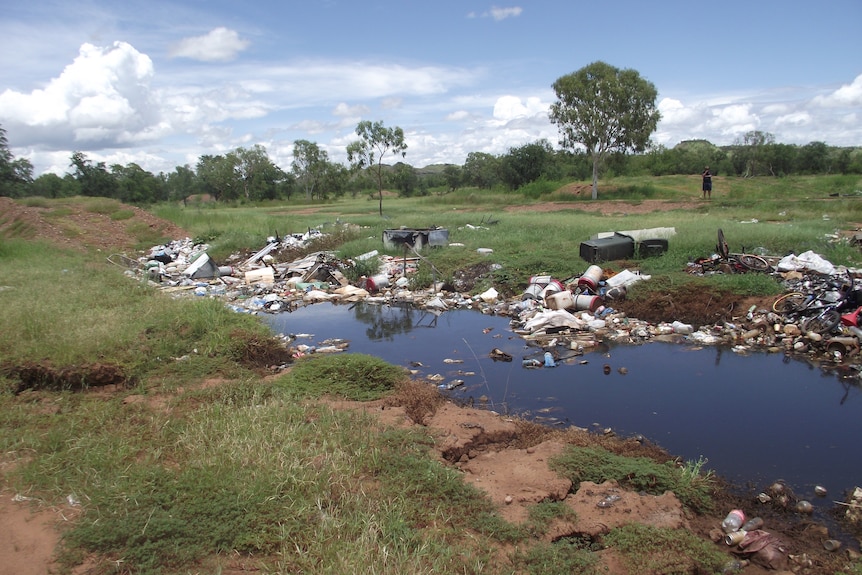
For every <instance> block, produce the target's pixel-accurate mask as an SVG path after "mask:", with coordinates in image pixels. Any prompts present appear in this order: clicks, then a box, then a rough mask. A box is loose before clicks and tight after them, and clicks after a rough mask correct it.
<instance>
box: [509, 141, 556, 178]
mask: <svg viewBox="0 0 862 575" xmlns="http://www.w3.org/2000/svg"><path fill="white" fill-rule="evenodd" d="M500 166H501V170H500V172H501V177H502V179H503V181H504V182H505V183H506V184H507V185H508V186H509V188H510V189H512V190H517V189H518V188H520V187H521V186H523V185H525V184H529V183H531V182H535V181H536V180H538V179H539V178H541V177H545V178H548V179H554V177H555V176H556V175H557V174H555V173H554V172H555V165H554V150H553V148H552V147H551V144H550V143H549V142H548V141H547V140H539V141H537V142H532V143H529V144H524V145H523V146H519V147H517V148H509V152H508V153H507V154H506V155H505V156H503V157H502V158H501V159H500Z"/></svg>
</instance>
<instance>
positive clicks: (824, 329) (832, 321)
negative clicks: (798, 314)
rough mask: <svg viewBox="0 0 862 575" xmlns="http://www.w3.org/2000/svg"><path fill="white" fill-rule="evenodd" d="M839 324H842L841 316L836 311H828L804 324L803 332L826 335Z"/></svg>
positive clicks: (807, 320)
mask: <svg viewBox="0 0 862 575" xmlns="http://www.w3.org/2000/svg"><path fill="white" fill-rule="evenodd" d="M839 323H841V314H840V313H838V312H837V311H836V310H834V309H828V310H826V311H824V312H821V313H819V314H817V315H815V316H814V317H810V318H808V319H806V320H805V321H804V322H802V331H804V332H809V331H813V332H814V333H819V334H821V335H825V334H827V333H829V332H830V331H832V330H833V329H835V328H836V327H838V324H839Z"/></svg>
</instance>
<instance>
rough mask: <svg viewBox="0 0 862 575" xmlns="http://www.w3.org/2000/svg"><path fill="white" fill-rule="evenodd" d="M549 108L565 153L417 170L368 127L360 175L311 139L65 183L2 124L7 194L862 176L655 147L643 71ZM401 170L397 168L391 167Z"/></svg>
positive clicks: (837, 155)
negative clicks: (18, 151)
mask: <svg viewBox="0 0 862 575" xmlns="http://www.w3.org/2000/svg"><path fill="white" fill-rule="evenodd" d="M553 88H554V91H555V93H556V95H557V101H555V102H554V103H553V104H552V105H551V108H550V111H549V114H548V116H549V119H550V121H551V123H553V124H556V125H557V127H558V129H559V133H560V140H559V143H560V145H561V146H562V148H561V149H554V147H553V146H552V145H551V143H550V142H548V141H547V140H545V139H542V140H537V141H535V142H530V143H527V144H524V145H521V146H516V147H512V148H509V150H507V151H506V153H504V154H499V155H494V154H488V153H484V152H471V153H469V154H467V157H466V159H465V161H464V164H463V165H455V164H446V165H435V166H425V167H423V168H416V167H414V166H411V165H409V164H407V163H405V162H402V161H400V160H399V159H398V158H399V157H400V158H405V157H406V155H407V144H406V142H405V140H404V132H403V130H402V129H401V128H399V127H395V128H390V127H386V126H384V125H383V122H379V121H378V122H370V121H362V122H359V124H358V125H357V127H356V135H357V138H358V139H357V140H356V141H354V142H351V143H350V144H348V145H347V148H346V152H347V158H348V163H349V165H348V166H345V165H343V164H341V163H338V162H334V161H332V160H331V159H330V158H329V155H328V153H327V152H326V150H324V149H322V148H321V147H320V146H319V145H318V144H317V143H315V142H311V141H308V140H296V141H294V142H293V160H292V162H291V164H290V166H289V167H287V168H282V167H281V166H278V165H277V164H275V162H273V161H272V159H270V157H269V155H268V154H267V152H266V149H265V148H264V147H263V146H260V145H255V146H253V147H251V148H244V147H239V148H236V149H235V150H233V151H231V152H228V153H226V154H219V155H204V156H201V157H200V158H199V159H198V161H197V164H195V165H194V166H191V165H185V166H177V167H176V168H175V169H174V170H173V171H171V172H169V173H159V174H152V173H150V172H148V171H146V170H144V169H143V168H141V167H140V166H139V165H137V164H135V163H129V164H126V165H125V166H122V165H119V164H114V165H111V166H107V165H106V164H105V163H104V162H94V161H92V160H91V159H89V158H88V157H87V156H86V154H84V153H83V152H80V151H75V152H73V153H72V156H71V157H70V163H69V171H68V172H67V173H66V174H65V175H64V176H62V177H61V176H58V175H56V174H50V173H49V174H42V175H40V176H38V177H36V178H34V177H33V166H32V164H31V163H30V162H29V161H28V160H27V159H23V158H15V157H14V156H13V154H12V153H11V151H10V149H9V145H8V141H7V139H6V131H5V130H4V129H3V127H2V126H0V196H9V197H25V196H44V197H48V198H60V197H69V196H100V197H109V198H115V199H118V200H120V201H122V202H126V203H131V204H152V203H159V202H169V201H177V202H178V201H182V202H186V201H188V200H189V199H190V198H191V199H193V198H200V197H208V198H211V199H213V200H215V201H218V202H238V203H243V202H259V201H265V200H284V201H290V200H292V199H294V198H298V197H300V198H304V199H305V200H306V201H318V200H327V199H331V198H338V197H342V196H344V195H345V194H351V195H352V196H356V195H358V194H365V193H368V194H369V195H371V194H374V193H375V192H376V194H377V198H378V201H379V206H380V214H381V215H382V214H383V190H384V188H385V189H389V190H394V191H396V192H397V193H398V194H399V195H400V196H402V197H409V196H416V195H428V194H432V193H436V194H445V193H448V192H452V191H455V190H457V189H458V188H461V187H473V188H478V189H480V190H481V189H488V190H490V189H504V190H510V191H519V190H520V191H522V192H524V193H528V194H530V195H533V194H541V193H543V192H544V191H553V187H554V183H560V182H566V181H571V180H579V181H583V180H590V179H591V180H592V190H593V199H595V198H596V197H597V188H598V178H599V173H602V174H604V175H605V176H664V175H672V174H700V173H701V172H702V171H703V169H704V167H705V166H709V167H710V169H711V171H712V173H713V174H716V175H724V176H739V177H762V176H768V177H784V176H790V175H809V174H862V148H859V147H844V148H840V147H834V146H828V145H827V144H826V143H824V142H810V143H808V144H806V145H804V146H798V145H794V144H781V143H777V142H776V141H775V137H774V136H773V135H772V134H770V133H768V132H761V131H751V132H748V133H746V134H745V135H744V136H743V137H742V138H740V139H738V140H737V141H736V142H734V144H732V145H730V146H716V145H713V144H712V143H711V142H709V141H707V140H689V141H684V142H680V143H679V144H677V145H675V146H674V147H673V148H666V147H664V146H653V145H651V143H650V136H651V135H652V133H653V132H654V131H655V129H656V127H657V124H658V121H659V120H660V118H661V115H660V113H659V112H658V110H657V107H656V105H655V99H656V97H657V90H656V89H655V86H653V85H652V83H650V82H648V81H646V80H645V79H643V78H642V77H641V76H640V74H638V73H637V72H636V71H634V70H630V69H624V70H620V69H618V68H615V67H614V66H610V65H609V64H606V63H604V62H593V63H591V64H589V65H587V66H585V67H583V68H581V69H580V70H578V71H576V72H573V73H571V74H567V75H564V76H561V77H560V78H558V79H557V80H556V81H555V82H554V84H553ZM390 157H391V158H392V159H394V160H396V161H395V162H394V163H390V162H385V161H384V160H389V158H390Z"/></svg>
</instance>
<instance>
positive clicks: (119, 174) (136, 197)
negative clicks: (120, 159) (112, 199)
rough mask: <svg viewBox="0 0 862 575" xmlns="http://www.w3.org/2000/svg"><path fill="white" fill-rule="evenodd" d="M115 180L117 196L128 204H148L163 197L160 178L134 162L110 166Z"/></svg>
mask: <svg viewBox="0 0 862 575" xmlns="http://www.w3.org/2000/svg"><path fill="white" fill-rule="evenodd" d="M111 175H112V176H113V177H114V180H115V181H116V182H117V198H118V199H119V200H120V201H122V202H126V203H130V204H150V203H154V202H159V201H162V200H164V199H165V195H164V188H163V186H162V180H160V179H159V178H157V177H156V176H154V175H153V174H151V173H150V172H148V171H146V170H144V169H143V168H142V167H140V166H139V165H137V164H135V163H130V164H127V165H126V166H121V165H119V164H115V165H113V166H111Z"/></svg>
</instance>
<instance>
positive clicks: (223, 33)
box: [171, 27, 249, 62]
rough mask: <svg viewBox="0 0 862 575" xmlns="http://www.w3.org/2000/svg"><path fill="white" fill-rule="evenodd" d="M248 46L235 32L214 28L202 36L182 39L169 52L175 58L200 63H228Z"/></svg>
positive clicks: (223, 28) (246, 41)
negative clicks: (188, 59) (198, 61)
mask: <svg viewBox="0 0 862 575" xmlns="http://www.w3.org/2000/svg"><path fill="white" fill-rule="evenodd" d="M248 45H249V42H248V40H243V39H241V38H240V37H239V34H237V32H236V31H235V30H230V29H228V28H225V27H219V28H215V29H214V30H211V31H210V32H208V33H207V34H204V35H203V36H194V37H192V38H184V39H183V40H181V41H180V42H179V44H178V45H177V46H176V47H175V48H174V49H173V50H172V51H171V56H173V57H175V58H190V59H192V60H200V61H202V62H230V61H231V60H234V59H236V57H237V55H238V54H239V53H240V52H242V51H243V50H245V49H246V48H247V47H248Z"/></svg>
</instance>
